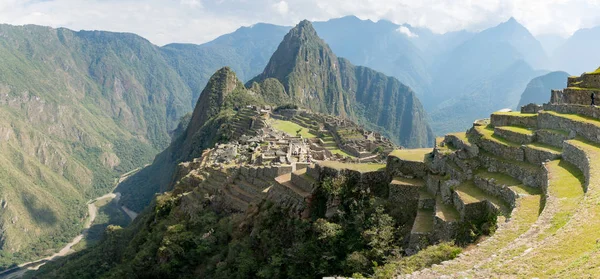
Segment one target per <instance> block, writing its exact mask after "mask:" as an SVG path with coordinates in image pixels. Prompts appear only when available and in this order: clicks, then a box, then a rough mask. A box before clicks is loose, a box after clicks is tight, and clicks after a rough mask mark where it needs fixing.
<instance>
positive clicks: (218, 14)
mask: <svg viewBox="0 0 600 279" xmlns="http://www.w3.org/2000/svg"><path fill="white" fill-rule="evenodd" d="M265 7H267V8H265ZM346 15H356V16H358V17H359V18H361V19H371V20H373V21H377V20H380V19H386V20H390V21H392V22H394V23H397V24H403V23H408V24H410V25H411V26H413V27H427V28H429V29H431V30H432V31H434V32H437V33H444V32H448V31H455V30H460V29H468V30H472V31H477V30H482V29H484V28H488V27H491V26H494V25H497V24H498V23H500V22H503V21H506V20H507V19H508V18H509V17H511V16H514V17H515V18H516V19H517V20H518V21H519V22H520V23H522V24H523V25H525V26H526V27H527V28H528V29H529V30H530V31H531V32H532V33H533V34H546V33H554V34H560V35H562V36H566V35H570V34H572V33H573V32H575V31H576V30H578V29H580V28H587V27H593V26H597V25H600V0H527V1H523V0H477V1H473V0H453V1H446V0H144V1H140V0H86V1H81V0H52V1H38V0H29V1H23V0H0V21H1V22H2V23H10V24H39V25H49V26H52V27H67V28H70V29H74V30H80V29H88V30H89V29H95V30H108V31H119V32H132V33H136V34H139V35H141V36H143V37H145V38H147V39H149V40H150V41H152V42H153V43H155V44H158V45H163V44H167V43H171V42H190V43H203V42H206V41H209V40H212V39H214V38H216V37H217V36H219V35H222V34H224V33H229V32H232V31H234V30H235V29H237V28H238V27H240V26H249V25H252V24H254V23H257V22H268V23H273V24H280V25H288V26H289V25H294V24H296V23H298V22H299V21H300V20H302V19H309V20H327V19H330V18H336V17H341V16H346ZM398 31H399V32H405V34H406V35H407V36H410V34H411V32H406V31H410V30H404V31H403V30H398Z"/></svg>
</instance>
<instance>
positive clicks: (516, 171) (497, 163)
mask: <svg viewBox="0 0 600 279" xmlns="http://www.w3.org/2000/svg"><path fill="white" fill-rule="evenodd" d="M480 158H481V162H482V164H483V166H484V167H485V168H486V169H487V170H488V171H489V172H500V173H505V174H507V175H510V176H512V177H514V178H516V179H518V180H520V181H522V182H523V184H525V185H527V186H531V187H535V188H541V187H542V185H544V184H546V183H547V179H546V177H545V176H544V175H543V168H542V167H541V166H539V167H535V166H531V165H524V164H523V163H518V162H513V161H507V160H505V159H503V158H498V157H495V156H491V155H489V154H481V156H480Z"/></svg>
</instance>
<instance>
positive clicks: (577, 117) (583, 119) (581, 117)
mask: <svg viewBox="0 0 600 279" xmlns="http://www.w3.org/2000/svg"><path fill="white" fill-rule="evenodd" d="M541 113H547V114H551V115H554V116H557V117H562V118H567V119H570V120H573V121H576V122H585V123H590V124H593V125H596V126H598V127H600V120H599V119H596V118H593V117H588V116H584V115H579V114H565V113H558V112H554V111H543V112H541Z"/></svg>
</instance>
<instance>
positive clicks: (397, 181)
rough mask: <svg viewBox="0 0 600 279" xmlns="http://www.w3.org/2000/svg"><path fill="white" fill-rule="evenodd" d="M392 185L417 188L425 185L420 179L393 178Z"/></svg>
mask: <svg viewBox="0 0 600 279" xmlns="http://www.w3.org/2000/svg"><path fill="white" fill-rule="evenodd" d="M392 184H398V185H411V186H419V187H420V186H423V185H425V181H423V180H422V179H414V178H404V177H394V179H392Z"/></svg>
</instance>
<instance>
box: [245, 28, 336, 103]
mask: <svg viewBox="0 0 600 279" xmlns="http://www.w3.org/2000/svg"><path fill="white" fill-rule="evenodd" d="M337 64H338V62H337V57H336V56H335V55H334V54H333V52H332V51H331V49H330V48H329V46H328V45H327V44H326V43H325V42H324V41H323V40H322V39H321V38H319V36H318V35H317V31H315V29H314V28H313V25H312V23H311V22H310V21H308V20H303V21H301V22H300V23H298V25H296V26H295V27H294V28H292V29H291V30H290V32H289V33H288V34H287V35H285V37H284V38H283V41H282V42H281V43H280V44H279V46H278V47H277V50H276V51H275V53H273V56H271V59H270V60H269V63H268V64H267V66H266V67H265V70H264V71H263V72H262V74H260V75H258V76H257V77H255V78H254V79H252V80H251V81H249V82H248V83H247V85H248V86H251V84H252V83H253V82H258V83H260V82H263V81H264V80H265V79H267V78H275V79H277V80H279V81H280V82H281V83H282V84H283V85H284V87H285V91H286V92H287V94H289V95H290V97H292V99H293V100H294V101H297V102H299V103H301V104H305V103H308V102H309V101H308V98H309V91H310V90H308V89H309V88H300V87H297V86H295V85H296V84H297V82H298V80H304V79H307V80H308V79H311V76H312V75H318V73H319V74H323V80H327V79H329V77H334V76H336V77H337V76H338V75H337V74H336V73H335V72H336V67H337ZM312 79H314V77H312ZM313 85H315V84H313ZM315 86H316V85H315ZM313 92H314V91H313ZM309 107H310V106H309ZM310 108H311V109H315V110H317V111H326V110H325V104H323V103H320V104H319V108H317V107H310Z"/></svg>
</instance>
